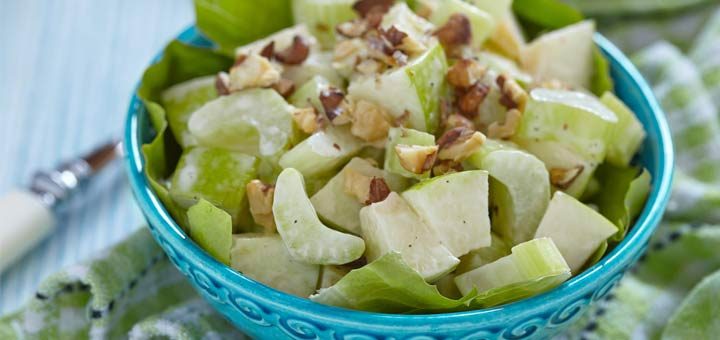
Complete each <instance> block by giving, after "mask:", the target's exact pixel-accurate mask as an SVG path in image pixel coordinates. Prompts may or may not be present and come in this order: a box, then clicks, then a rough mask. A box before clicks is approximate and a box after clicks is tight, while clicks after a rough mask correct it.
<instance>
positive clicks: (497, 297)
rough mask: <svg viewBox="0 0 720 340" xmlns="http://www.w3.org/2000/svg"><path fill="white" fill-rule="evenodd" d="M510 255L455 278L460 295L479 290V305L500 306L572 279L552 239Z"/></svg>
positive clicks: (533, 242) (528, 244)
mask: <svg viewBox="0 0 720 340" xmlns="http://www.w3.org/2000/svg"><path fill="white" fill-rule="evenodd" d="M511 251H512V253H511V254H510V255H508V256H505V257H502V258H500V259H499V260H497V261H495V262H492V263H488V264H486V265H484V266H482V267H479V268H477V269H473V270H471V271H469V272H467V273H464V274H460V275H458V276H456V277H455V284H456V285H457V287H458V289H459V290H460V292H461V293H463V294H468V293H470V292H471V291H472V290H473V289H477V292H478V293H479V295H478V298H476V300H480V301H478V302H479V303H480V304H482V305H497V304H500V303H504V302H509V301H512V300H518V299H522V298H525V297H527V296H530V295H535V294H539V293H541V292H543V291H546V290H548V289H550V288H552V287H554V286H557V285H559V284H560V283H562V282H563V281H565V280H567V279H568V278H570V275H571V274H570V273H571V271H570V268H569V267H568V264H567V263H566V262H565V260H564V259H563V257H562V255H561V254H560V251H559V250H558V248H557V247H556V246H555V244H554V243H553V241H552V240H551V239H549V238H538V239H534V240H530V241H527V242H523V243H521V244H518V245H516V246H514V247H513V248H512V250H511ZM538 283H540V284H538ZM523 288H524V289H523Z"/></svg>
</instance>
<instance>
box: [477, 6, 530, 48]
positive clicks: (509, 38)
mask: <svg viewBox="0 0 720 340" xmlns="http://www.w3.org/2000/svg"><path fill="white" fill-rule="evenodd" d="M485 1H488V0H485ZM489 1H492V0H489ZM489 13H490V12H489ZM493 17H495V21H496V22H497V25H496V27H495V32H494V33H493V35H492V36H491V37H490V43H489V44H488V48H492V49H494V50H496V51H498V52H500V53H501V54H502V55H504V56H506V57H508V58H510V59H512V60H520V55H521V53H522V51H523V50H524V49H525V46H526V43H525V36H524V35H523V30H522V27H520V24H519V23H518V20H517V18H515V14H513V12H512V11H507V12H506V14H505V16H504V17H497V16H495V15H493Z"/></svg>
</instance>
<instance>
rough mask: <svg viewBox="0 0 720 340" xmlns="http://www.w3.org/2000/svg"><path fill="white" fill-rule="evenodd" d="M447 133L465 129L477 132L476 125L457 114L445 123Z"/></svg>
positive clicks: (448, 118)
mask: <svg viewBox="0 0 720 340" xmlns="http://www.w3.org/2000/svg"><path fill="white" fill-rule="evenodd" d="M444 128H445V131H448V130H452V129H455V128H465V129H468V130H472V131H475V130H476V129H475V123H473V122H472V121H471V120H470V119H467V118H466V117H465V116H463V115H461V114H457V113H453V114H451V115H449V116H448V117H447V118H446V119H445V121H444Z"/></svg>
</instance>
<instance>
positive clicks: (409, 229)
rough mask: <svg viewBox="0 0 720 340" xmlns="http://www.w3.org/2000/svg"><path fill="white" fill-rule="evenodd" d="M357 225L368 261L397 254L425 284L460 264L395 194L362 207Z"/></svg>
mask: <svg viewBox="0 0 720 340" xmlns="http://www.w3.org/2000/svg"><path fill="white" fill-rule="evenodd" d="M360 225H361V226H362V234H363V238H365V242H366V243H367V252H366V254H365V256H366V257H367V259H368V261H374V260H376V259H378V258H380V257H381V256H383V255H385V254H387V253H390V252H393V251H397V252H400V254H402V258H403V260H404V261H405V262H407V264H408V265H409V266H410V267H411V268H413V269H414V270H416V271H417V272H418V273H420V275H421V276H422V277H423V278H424V279H425V280H426V281H428V282H432V281H434V280H436V279H438V278H440V277H442V276H443V275H445V274H447V273H449V272H451V271H452V270H453V269H454V268H455V266H457V264H458V263H459V262H460V260H458V259H457V258H456V257H455V256H453V255H452V253H450V251H449V250H448V249H447V248H445V246H443V245H442V243H441V241H440V240H439V239H438V238H437V236H436V235H435V233H434V232H433V231H432V229H430V227H428V226H427V225H426V224H425V223H424V222H423V221H422V219H421V218H420V216H418V215H417V213H415V211H414V210H413V209H412V208H411V207H410V205H408V204H407V202H405V200H404V199H403V198H402V197H401V196H400V195H398V194H397V193H394V192H393V193H390V196H388V197H387V198H386V199H385V200H384V201H382V202H378V203H373V204H371V205H369V206H367V207H364V208H362V209H361V210H360Z"/></svg>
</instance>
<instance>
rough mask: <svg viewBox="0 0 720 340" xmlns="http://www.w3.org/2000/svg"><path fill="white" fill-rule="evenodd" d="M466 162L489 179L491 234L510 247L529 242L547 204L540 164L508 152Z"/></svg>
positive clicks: (545, 181) (546, 177) (545, 177)
mask: <svg viewBox="0 0 720 340" xmlns="http://www.w3.org/2000/svg"><path fill="white" fill-rule="evenodd" d="M468 162H469V163H470V164H472V165H473V166H475V167H477V168H479V169H482V170H486V171H487V172H488V173H489V174H490V176H491V180H490V201H491V206H492V209H491V210H490V211H491V214H492V226H493V231H495V232H496V233H498V234H500V235H501V236H502V237H503V238H504V239H505V240H507V241H508V242H510V243H511V244H519V243H521V242H525V241H527V240H530V239H531V238H532V236H533V235H534V234H535V230H536V229H537V226H538V224H539V223H540V220H541V219H542V216H543V213H545V209H546V208H547V205H548V201H549V200H550V179H549V175H548V171H547V169H545V165H544V164H543V162H542V161H540V160H539V159H537V158H536V157H534V156H533V155H531V154H529V153H527V152H524V151H520V150H510V149H498V150H497V151H494V152H490V153H487V155H486V156H485V157H483V158H479V157H471V158H470V159H469V160H468Z"/></svg>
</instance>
